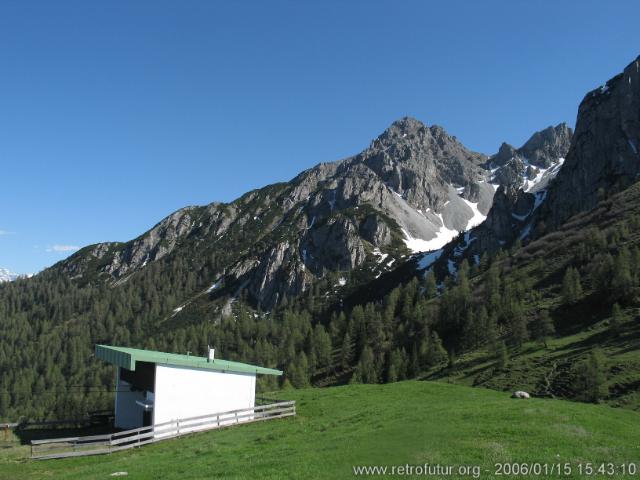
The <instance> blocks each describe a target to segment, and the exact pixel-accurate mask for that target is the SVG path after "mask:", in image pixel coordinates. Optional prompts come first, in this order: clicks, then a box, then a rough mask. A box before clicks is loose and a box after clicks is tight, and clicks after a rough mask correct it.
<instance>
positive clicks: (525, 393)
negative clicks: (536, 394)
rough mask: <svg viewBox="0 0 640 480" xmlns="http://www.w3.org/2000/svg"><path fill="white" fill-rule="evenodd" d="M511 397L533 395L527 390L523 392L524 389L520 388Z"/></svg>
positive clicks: (529, 396) (528, 396)
mask: <svg viewBox="0 0 640 480" xmlns="http://www.w3.org/2000/svg"><path fill="white" fill-rule="evenodd" d="M511 398H531V395H529V394H528V393H527V392H523V391H522V390H518V391H517V392H513V395H511Z"/></svg>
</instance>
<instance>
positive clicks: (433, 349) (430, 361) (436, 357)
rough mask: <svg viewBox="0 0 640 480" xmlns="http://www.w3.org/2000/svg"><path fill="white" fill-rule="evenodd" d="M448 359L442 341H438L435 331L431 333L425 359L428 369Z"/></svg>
mask: <svg viewBox="0 0 640 480" xmlns="http://www.w3.org/2000/svg"><path fill="white" fill-rule="evenodd" d="M448 357H449V355H448V354H447V351H446V350H445V348H444V346H443V345H442V340H440V337H439V336H438V334H437V333H436V332H435V331H434V332H432V333H431V338H430V339H429V348H428V352H427V358H426V362H427V365H429V366H430V367H433V366H435V365H439V364H441V363H444V362H446V361H447V359H448Z"/></svg>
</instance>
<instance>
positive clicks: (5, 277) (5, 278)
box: [0, 268, 31, 283]
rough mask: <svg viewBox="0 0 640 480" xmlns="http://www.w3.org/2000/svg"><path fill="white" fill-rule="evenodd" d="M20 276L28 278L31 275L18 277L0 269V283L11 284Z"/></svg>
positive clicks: (4, 269)
mask: <svg viewBox="0 0 640 480" xmlns="http://www.w3.org/2000/svg"><path fill="white" fill-rule="evenodd" d="M21 276H26V277H30V276H31V275H18V274H17V273H13V272H11V271H9V270H7V269H6V268H0V283H3V282H13V281H14V280H16V279H18V278H20V277H21Z"/></svg>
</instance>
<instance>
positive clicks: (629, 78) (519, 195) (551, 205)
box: [439, 57, 640, 269]
mask: <svg viewBox="0 0 640 480" xmlns="http://www.w3.org/2000/svg"><path fill="white" fill-rule="evenodd" d="M569 138H571V142H570V145H569V149H568V152H566V160H564V162H563V161H561V160H559V159H560V158H561V157H560V155H564V152H565V149H566V148H567V142H568V139H569ZM638 145H640V57H638V58H637V59H636V60H635V61H633V62H632V63H631V64H629V65H628V66H627V67H626V68H625V69H624V72H623V73H621V74H619V75H616V76H615V77H613V78H612V79H611V80H609V81H608V82H607V83H606V84H605V85H603V86H601V87H599V88H597V89H595V90H593V91H592V92H589V93H588V94H587V95H586V96H585V98H584V100H583V101H582V103H581V104H580V107H579V109H578V118H577V121H576V131H575V134H574V135H573V136H572V137H571V131H570V129H568V128H567V127H566V126H563V125H558V126H557V127H555V128H553V129H551V128H548V129H546V130H543V131H542V132H539V133H536V134H534V135H533V137H531V139H530V140H529V141H528V142H527V143H526V144H525V145H524V146H523V147H522V148H520V149H517V150H516V149H514V148H513V147H511V146H509V145H507V144H503V145H502V146H501V148H500V151H499V152H498V153H497V154H496V155H494V156H493V157H492V158H491V160H490V163H489V165H490V167H492V168H493V169H494V171H495V172H496V173H495V174H494V179H496V180H499V181H500V182H501V183H502V184H503V185H505V187H501V188H500V189H499V190H498V192H497V193H496V196H495V198H494V203H493V207H492V208H491V211H490V212H489V215H488V216H487V220H486V221H485V222H484V223H483V224H482V225H480V226H479V227H477V228H475V229H473V230H472V231H470V232H468V234H467V235H466V236H465V238H464V239H461V240H458V241H456V242H454V243H453V244H451V245H449V246H448V247H447V249H446V250H447V251H446V252H445V253H444V254H443V255H441V256H440V260H439V261H440V262H442V263H446V262H447V261H449V260H452V261H459V260H460V259H461V258H464V257H467V258H473V259H474V261H475V260H477V258H478V256H479V255H481V254H482V253H483V252H487V251H489V252H491V251H495V250H497V249H499V248H503V247H508V246H510V245H511V244H512V243H513V242H514V241H516V240H517V239H522V240H523V241H527V240H530V239H532V238H535V237H536V236H538V235H541V234H544V233H548V232H550V231H554V230H556V229H557V228H558V227H560V226H561V225H562V224H563V223H564V222H565V221H566V220H568V219H569V217H571V216H573V215H575V214H577V213H579V212H583V211H587V210H590V209H592V208H593V207H595V205H596V204H597V202H598V201H599V199H602V198H604V197H606V196H608V195H611V194H613V193H616V192H618V191H620V190H622V189H624V188H626V187H627V186H629V185H630V184H631V183H632V182H634V181H636V180H637V179H638V176H639V175H640V151H639V150H638ZM554 158H557V159H558V160H557V161H556V163H555V164H554V163H553V159H554ZM520 159H526V160H527V161H528V162H529V163H532V164H533V162H535V165H538V166H541V167H542V166H546V165H551V166H550V167H547V170H546V172H545V174H544V175H545V176H547V177H548V178H546V179H545V178H544V176H543V177H540V180H539V181H538V182H537V183H535V184H534V185H531V184H529V183H527V180H526V179H527V178H528V177H527V176H526V170H524V163H523V162H524V161H520ZM560 167H562V168H560ZM505 168H508V170H504V169H505ZM495 169H497V170H495ZM523 172H525V176H524V177H522V174H523ZM519 176H520V178H524V179H525V180H524V182H519V181H518V177H519ZM440 268H441V269H442V267H440Z"/></svg>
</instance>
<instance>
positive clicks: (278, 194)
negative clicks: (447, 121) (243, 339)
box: [59, 118, 495, 309]
mask: <svg viewBox="0 0 640 480" xmlns="http://www.w3.org/2000/svg"><path fill="white" fill-rule="evenodd" d="M486 163H487V157H486V156H484V155H481V154H479V153H475V152H472V151H470V150H468V149H467V148H465V147H464V146H463V145H462V144H461V143H460V142H459V141H458V140H457V139H456V138H455V137H453V136H450V135H449V134H447V133H446V132H445V131H444V129H442V128H441V127H439V126H436V125H433V126H427V125H425V124H423V123H421V122H419V121H418V120H415V119H413V118H402V119H400V120H398V121H397V122H394V123H393V124H392V125H391V126H390V127H389V128H388V129H386V130H385V131H384V132H383V133H382V134H381V135H380V136H379V137H378V138H376V139H375V140H374V141H373V142H372V143H371V145H370V146H369V147H368V148H366V149H365V150H364V151H363V152H361V153H360V154H358V155H355V156H353V157H349V158H347V159H345V160H341V161H337V162H332V163H323V164H319V165H317V166H315V167H313V168H311V169H309V170H306V171H304V172H302V173H301V174H299V175H298V176H297V177H295V178H294V179H292V180H291V181H290V182H288V183H284V184H277V185H272V186H268V187H265V188H263V189H259V190H256V191H253V192H249V193H247V194H246V195H244V196H242V197H241V198H239V199H238V200H236V201H234V202H232V203H230V204H219V203H214V204H211V205H208V206H206V207H188V208H184V209H181V210H179V211H177V212H175V213H173V214H171V215H169V216H168V217H167V218H165V219H164V220H162V221H161V222H160V223H158V224H157V225H156V226H154V227H153V228H152V229H151V230H149V231H148V232H146V233H145V234H143V235H141V236H140V237H138V238H137V239H135V240H132V241H131V242H127V243H104V244H99V245H94V246H91V247H87V248H85V249H83V250H81V251H80V252H78V253H76V254H75V255H73V256H72V257H70V258H69V259H67V260H66V261H64V262H62V264H61V265H60V266H59V268H61V269H62V271H63V272H64V273H65V274H66V275H68V276H70V277H72V278H78V279H80V278H82V279H84V280H86V281H88V280H89V279H94V280H95V279H97V281H107V282H115V283H119V282H123V281H126V279H127V278H128V276H129V275H131V274H134V273H135V272H136V271H138V270H140V269H142V268H145V266H147V265H148V264H149V263H150V262H157V261H159V260H163V261H164V260H166V259H169V260H168V261H170V260H171V258H172V255H174V256H180V255H186V254H185V253H184V252H186V251H189V252H190V254H189V256H191V257H193V256H199V255H204V254H205V252H214V253H215V252H216V251H218V252H220V251H224V253H223V254H220V255H219V256H223V257H224V259H225V260H224V262H223V265H222V266H221V268H220V269H219V271H218V272H217V276H218V277H219V278H224V284H225V285H227V289H226V293H227V294H230V295H235V294H236V292H237V291H238V290H241V289H243V290H245V291H246V292H248V294H249V297H250V298H251V299H253V300H254V301H255V302H256V303H257V304H259V305H260V306H261V307H262V308H266V309H269V308H272V307H273V306H274V304H275V303H276V302H277V301H278V299H281V298H283V297H285V296H287V297H291V296H295V295H298V294H300V293H302V292H304V291H305V290H306V289H308V288H309V286H310V285H311V284H312V283H313V281H315V279H317V278H320V277H323V276H324V275H326V274H327V273H328V272H340V271H350V270H354V269H357V268H359V267H360V266H361V265H363V264H364V263H365V262H366V261H367V259H369V260H371V259H372V258H374V255H375V254H377V255H391V258H396V259H397V258H399V256H400V255H402V254H406V253H409V252H410V251H411V250H414V251H415V250H428V249H431V248H439V247H440V246H442V245H444V244H445V243H446V242H448V241H449V240H451V239H452V238H454V237H455V236H456V235H457V234H458V232H461V231H465V230H467V229H469V228H471V227H473V226H474V225H477V224H478V223H479V222H481V221H482V220H484V218H485V215H486V214H487V213H488V211H489V209H490V207H491V203H492V200H493V195H494V193H495V186H494V185H491V184H490V183H489V179H490V178H489V177H490V173H489V171H488V170H487V169H486V168H485V164H486ZM248 232H251V233H248ZM374 251H375V252H374ZM206 254H209V253H206ZM390 260H391V259H390ZM385 265H386V264H385ZM389 265H390V264H389ZM213 280H214V279H212V281H213Z"/></svg>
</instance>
